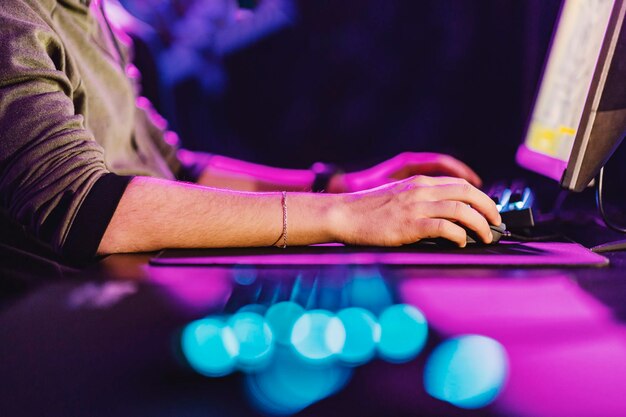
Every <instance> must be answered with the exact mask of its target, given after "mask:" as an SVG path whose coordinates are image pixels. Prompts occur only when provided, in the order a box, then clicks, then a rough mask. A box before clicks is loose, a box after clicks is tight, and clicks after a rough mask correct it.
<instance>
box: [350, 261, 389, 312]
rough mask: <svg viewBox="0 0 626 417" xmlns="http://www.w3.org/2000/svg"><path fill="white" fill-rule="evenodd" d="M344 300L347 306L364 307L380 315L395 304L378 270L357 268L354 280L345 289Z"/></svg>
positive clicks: (354, 272)
mask: <svg viewBox="0 0 626 417" xmlns="http://www.w3.org/2000/svg"><path fill="white" fill-rule="evenodd" d="M343 299H344V300H345V301H346V303H347V305H350V306H352V307H362V308H364V309H366V310H369V311H371V312H372V313H374V314H380V312H381V311H383V310H384V309H385V308H387V307H388V306H390V305H391V304H392V303H393V296H392V294H391V290H390V289H389V286H388V285H387V282H386V281H385V278H383V276H382V274H381V273H380V271H379V270H378V269H377V268H357V269H356V270H354V271H353V279H352V280H351V281H350V282H348V283H347V284H346V285H345V286H344V288H343Z"/></svg>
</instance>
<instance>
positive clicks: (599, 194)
mask: <svg viewBox="0 0 626 417" xmlns="http://www.w3.org/2000/svg"><path fill="white" fill-rule="evenodd" d="M597 182H598V184H597V185H596V204H597V206H598V210H599V211H600V216H602V221H604V224H606V226H607V227H608V228H609V229H611V230H615V231H616V232H619V233H626V227H621V226H619V225H617V224H615V223H613V221H612V220H610V219H609V217H608V216H607V215H606V212H605V210H604V201H603V199H604V167H602V168H600V172H599V173H598V178H597Z"/></svg>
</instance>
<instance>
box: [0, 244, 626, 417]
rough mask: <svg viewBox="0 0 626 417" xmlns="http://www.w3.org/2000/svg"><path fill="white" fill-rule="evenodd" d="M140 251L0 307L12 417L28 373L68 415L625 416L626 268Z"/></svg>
mask: <svg viewBox="0 0 626 417" xmlns="http://www.w3.org/2000/svg"><path fill="white" fill-rule="evenodd" d="M146 261H147V258H146V257H145V256H141V255H134V256H114V257H110V258H108V259H107V260H105V261H104V262H102V263H101V265H99V267H98V268H96V269H94V270H93V271H90V272H89V273H88V274H87V275H86V276H85V277H86V278H87V279H93V280H90V281H86V282H85V281H74V282H64V283H57V284H52V285H50V286H47V287H43V288H41V289H39V290H38V291H37V292H34V293H32V294H30V295H28V296H27V297H26V298H25V299H22V300H20V301H18V302H17V303H16V304H15V306H13V307H12V308H11V309H9V310H7V311H5V312H4V314H3V315H1V316H0V332H1V333H2V336H1V337H2V340H10V341H11V343H10V344H5V346H3V348H2V349H3V351H4V352H3V353H4V355H3V357H5V358H9V359H10V361H3V364H0V368H2V369H0V371H2V375H5V378H4V381H5V382H8V383H9V384H8V386H13V387H16V390H15V391H16V393H14V394H12V396H11V403H12V404H11V406H12V407H13V408H9V410H27V411H28V410H30V411H38V410H39V408H37V407H38V406H37V405H34V404H33V402H32V401H30V395H32V390H31V389H29V388H28V387H27V384H29V383H30V384H32V385H34V386H37V387H39V388H40V389H41V391H43V392H44V394H43V400H44V401H43V402H41V403H40V404H46V400H48V401H49V402H48V404H47V407H52V408H48V410H55V407H56V409H58V410H62V411H63V412H64V415H80V414H81V412H80V411H83V413H82V414H84V410H85V408H84V407H92V408H93V409H94V410H93V413H91V414H92V415H112V414H117V415H120V414H128V412H132V413H133V414H134V415H211V414H212V413H218V414H220V415H224V414H228V415H255V414H275V415H276V414H280V415H285V414H294V413H296V414H297V415H311V416H313V415H325V416H334V415H336V416H348V415H355V416H356V415H359V416H363V415H372V416H374V415H376V416H379V415H426V416H428V415H433V416H434V415H447V416H450V415H459V416H464V415H468V416H473V415H511V414H515V415H528V416H561V415H562V416H583V415H589V416H592V415H603V416H613V415H615V416H618V415H626V405H624V404H623V402H622V401H621V397H622V393H621V388H620V387H622V386H623V385H624V383H625V382H626V376H625V375H626V333H625V332H624V327H623V324H621V323H620V322H619V321H618V320H617V319H616V315H615V314H614V313H615V312H616V310H615V308H613V307H616V308H617V305H615V306H614V305H613V304H612V302H610V301H609V302H607V294H611V293H616V292H619V291H622V295H624V288H623V287H622V286H620V285H619V278H620V276H621V273H620V271H621V270H620V269H619V268H617V269H601V270H593V269H587V270H566V271H565V270H504V269H502V270H498V269H491V270H485V269H482V270H481V269H443V270H441V269H406V268H380V267H376V266H368V267H350V266H334V267H313V266H311V267H307V268H303V269H300V268H297V267H288V268H273V267H265V268H257V269H255V268H250V267H246V268H208V267H207V268H180V267H151V266H148V265H147V262H146ZM102 276H104V277H106V278H109V280H107V281H101V280H98V278H99V277H102ZM111 278H114V279H115V280H110V279H111ZM600 300H603V301H604V302H601V301H600ZM616 300H617V299H616ZM618 313H619V312H618ZM215 334H219V336H220V337H219V338H214V339H211V337H212V336H211V335H215ZM211 340H213V342H215V341H217V342H219V343H213V344H211V343H208V344H207V341H209V342H210V341H211ZM26 347H28V348H26ZM207 347H208V349H209V352H211V355H208V356H207V355H206V352H205V354H203V353H202V352H203V351H202V349H207ZM194 349H195V351H194ZM211 349H213V350H211ZM194 355H196V356H194ZM18 364H19V365H18ZM3 395H4V396H6V395H8V394H7V393H5V394H3ZM59 398H63V399H64V400H63V401H62V402H59ZM6 399H7V397H4V398H3V402H4V401H5V400H6ZM18 406H19V407H18Z"/></svg>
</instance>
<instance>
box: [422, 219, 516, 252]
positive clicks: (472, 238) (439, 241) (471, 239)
mask: <svg viewBox="0 0 626 417" xmlns="http://www.w3.org/2000/svg"><path fill="white" fill-rule="evenodd" d="M460 226H461V227H463V229H465V233H467V240H466V243H467V244H468V245H486V243H485V242H483V241H482V240H481V239H480V238H479V237H478V235H477V234H476V232H475V231H473V230H472V229H469V228H467V227H465V226H462V225H460ZM489 228H490V229H491V236H493V240H492V241H491V243H489V245H495V244H496V243H498V242H499V241H500V239H501V238H502V236H506V235H508V232H507V230H506V225H505V224H504V223H501V224H500V226H494V225H492V224H491V225H489ZM419 243H430V244H433V243H434V244H436V245H438V246H454V247H456V244H455V243H453V242H452V241H450V240H448V239H445V238H442V237H440V238H435V239H422V240H420V242H419Z"/></svg>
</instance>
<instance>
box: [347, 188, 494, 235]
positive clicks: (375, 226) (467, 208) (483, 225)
mask: <svg viewBox="0 0 626 417" xmlns="http://www.w3.org/2000/svg"><path fill="white" fill-rule="evenodd" d="M338 213H339V214H338V216H337V217H336V220H337V221H336V225H335V226H336V230H337V240H339V241H341V242H344V243H348V244H355V245H381V246H399V245H403V244H409V243H414V242H417V241H419V240H421V239H426V238H437V237H442V238H445V239H448V240H450V241H452V242H454V243H456V244H457V245H458V246H461V247H463V246H465V244H466V237H467V234H466V232H465V230H464V229H463V227H462V226H465V227H467V228H469V229H471V230H473V231H475V232H476V234H477V236H478V237H479V238H480V239H481V240H482V241H484V242H485V243H490V242H491V240H492V234H491V229H490V227H489V224H494V225H499V224H500V223H501V218H500V214H499V213H498V210H497V209H496V205H495V203H494V202H493V201H492V200H491V199H490V198H489V197H488V196H487V195H486V194H484V193H483V192H482V191H480V190H479V189H477V188H476V187H474V186H473V185H471V184H470V183H469V182H467V181H466V180H464V179H460V178H452V177H427V176H415V177H411V178H408V179H405V180H401V181H397V182H393V183H389V184H385V185H382V186H380V187H377V188H374V189H371V190H366V191H360V192H356V193H351V194H344V195H343V196H342V204H341V205H340V209H339V211H338Z"/></svg>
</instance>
